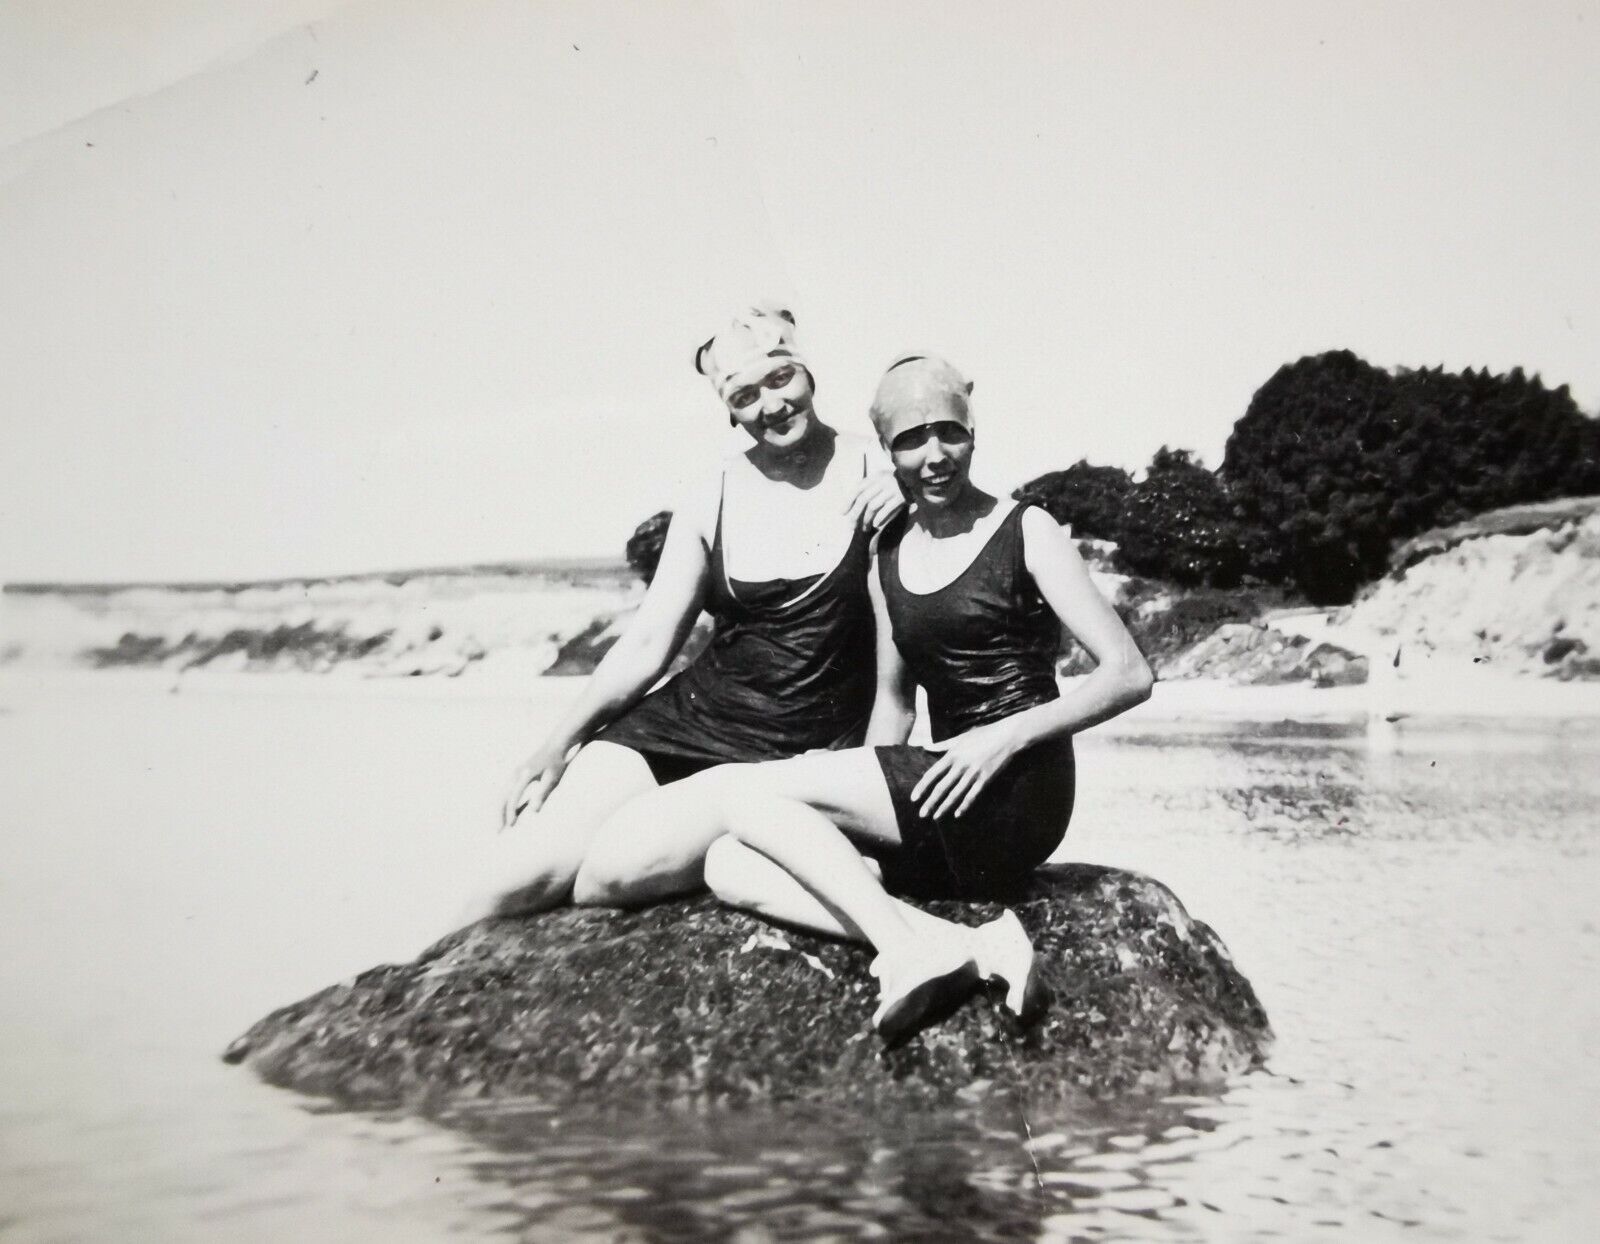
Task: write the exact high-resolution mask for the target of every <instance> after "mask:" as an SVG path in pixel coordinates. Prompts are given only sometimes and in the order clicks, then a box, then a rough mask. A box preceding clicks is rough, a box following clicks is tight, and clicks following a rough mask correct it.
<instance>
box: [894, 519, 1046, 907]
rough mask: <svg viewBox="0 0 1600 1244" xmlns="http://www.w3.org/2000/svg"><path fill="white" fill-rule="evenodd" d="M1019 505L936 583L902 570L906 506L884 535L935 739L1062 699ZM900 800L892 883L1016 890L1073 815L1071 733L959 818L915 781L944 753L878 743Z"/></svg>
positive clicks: (1014, 762) (998, 894) (903, 637)
mask: <svg viewBox="0 0 1600 1244" xmlns="http://www.w3.org/2000/svg"><path fill="white" fill-rule="evenodd" d="M1027 508H1028V507H1027V506H1025V505H1018V506H1017V507H1016V508H1015V509H1013V510H1012V511H1011V513H1010V514H1008V515H1006V517H1005V518H1004V519H1003V520H1001V522H1000V525H999V526H998V527H997V528H996V529H995V531H994V532H993V534H992V535H991V536H990V537H989V540H988V542H987V543H986V544H985V545H984V546H983V548H982V550H980V551H979V553H978V555H977V557H975V558H974V559H973V560H972V563H971V564H970V565H969V566H968V567H967V568H966V569H965V570H963V571H962V572H961V573H960V574H959V575H957V576H956V578H955V579H953V580H952V581H951V582H949V583H947V584H945V586H943V587H941V588H939V589H937V590H935V591H932V592H911V591H908V590H907V589H906V587H905V585H904V583H902V582H901V579H900V542H901V540H902V539H903V538H904V536H905V532H906V530H907V520H906V518H905V516H904V515H902V516H901V517H900V518H898V519H897V520H896V521H895V522H894V523H893V524H891V525H890V527H889V528H888V529H886V530H885V532H884V534H883V536H882V537H880V539H879V543H878V575H879V581H880V582H881V583H882V585H883V595H884V603H885V604H886V606H887V607H888V612H889V620H890V624H891V626H892V627H893V629H894V640H895V646H896V647H897V648H898V649H899V650H900V655H901V657H902V658H903V659H904V660H905V663H906V667H907V669H908V671H909V672H910V674H911V677H912V680H913V681H914V682H916V683H918V684H919V685H921V687H922V688H923V690H924V691H926V692H927V696H928V710H929V716H930V717H931V719H932V720H931V723H930V724H931V726H932V734H933V738H934V740H935V741H936V742H937V741H941V740H944V739H948V738H950V737H952V736H953V735H957V734H961V733H964V732H965V731H968V730H971V729H974V728H976V727H978V726H982V725H987V724H989V723H991V722H995V721H1000V720H1002V719H1004V718H1006V717H1010V716H1011V715H1013V714H1014V713H1019V712H1021V711H1023V710H1024V709H1028V708H1032V707H1034V706H1035V705H1037V704H1045V703H1048V702H1049V701H1051V700H1055V699H1057V698H1059V695H1060V691H1059V689H1058V688H1057V685H1056V676H1055V658H1056V653H1057V649H1058V646H1059V638H1060V626H1059V623H1058V622H1057V620H1056V616H1055V613H1054V612H1053V611H1052V610H1051V608H1050V607H1049V605H1048V604H1046V603H1045V601H1044V598H1043V597H1042V596H1040V594H1039V589H1038V586H1037V585H1036V584H1035V583H1034V581H1033V576H1032V575H1031V574H1029V573H1028V568H1027V564H1026V562H1025V560H1024V557H1023V539H1022V513H1023V511H1024V510H1025V509H1027ZM875 750H876V752H877V757H878V764H879V766H880V767H881V768H882V770H883V776H884V781H885V782H886V783H887V784H888V787H889V795H890V798H891V799H892V800H893V802H894V808H895V818H896V820H897V822H898V824H899V828H900V845H899V846H898V847H896V848H890V849H887V850H885V851H883V852H881V853H877V854H879V858H880V859H881V861H882V863H883V871H884V883H885V885H887V886H888V887H889V888H890V889H891V890H893V891H896V892H898V893H902V894H907V895H911V896H915V897H920V898H968V899H995V900H1002V901H1003V900H1008V899H1012V898H1015V897H1016V896H1017V895H1018V893H1019V892H1020V890H1021V889H1022V887H1023V886H1024V884H1025V883H1026V880H1027V877H1028V874H1029V873H1030V872H1032V871H1033V870H1034V869H1035V868H1037V867H1038V866H1039V865H1040V864H1042V863H1044V861H1045V860H1046V859H1047V858H1048V857H1049V855H1050V853H1051V852H1052V851H1054V850H1055V848H1056V847H1057V846H1059V845H1060V843H1061V840H1062V838H1063V837H1064V836H1065V834H1066V830H1067V821H1068V820H1069V819H1070V818H1071V816H1072V802H1073V794H1074V789H1075V769H1074V762H1073V754H1072V739H1071V738H1070V737H1065V738H1059V739H1046V740H1044V741H1042V742H1039V743H1035V744H1034V745H1033V746H1032V747H1029V748H1027V749H1025V750H1024V751H1022V752H1020V753H1018V754H1017V755H1016V756H1014V757H1012V759H1011V761H1010V762H1009V763H1008V764H1007V765H1006V766H1005V768H1003V769H1002V770H1001V771H1000V772H999V773H998V774H997V775H995V777H994V779H993V780H992V781H991V782H990V783H989V785H988V786H987V787H985V788H984V791H983V793H982V794H981V795H979V796H978V798H977V799H976V800H975V801H974V802H973V804H972V806H971V807H969V808H968V809H967V810H966V812H965V813H963V814H962V815H961V816H960V817H953V816H942V817H939V818H937V819H930V818H927V817H924V816H922V815H920V814H919V813H918V811H917V808H916V805H915V804H913V803H912V801H911V791H912V788H913V787H915V786H916V784H917V782H918V780H919V779H920V778H921V777H922V775H923V774H924V773H926V772H927V771H928V769H929V768H930V767H932V765H933V764H934V763H935V762H936V761H937V760H938V759H939V756H940V754H941V753H939V752H935V751H930V750H929V749H927V748H924V747H914V746H910V745H900V746H895V747H879V748H876V749H875Z"/></svg>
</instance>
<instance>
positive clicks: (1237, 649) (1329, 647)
mask: <svg viewBox="0 0 1600 1244" xmlns="http://www.w3.org/2000/svg"><path fill="white" fill-rule="evenodd" d="M1367 668H1368V666H1367V658H1366V657H1364V656H1361V655H1359V654H1357V653H1354V652H1351V651H1349V650H1348V649H1346V648H1341V647H1339V646H1338V645H1336V644H1329V643H1320V644H1316V645H1313V644H1312V643H1311V641H1310V640H1308V639H1307V638H1306V637H1305V636H1304V635H1286V634H1284V633H1283V632H1282V631H1278V630H1274V629H1273V628H1272V627H1270V626H1262V625H1259V624H1256V623H1247V622H1229V623H1226V624H1224V625H1222V626H1219V627H1218V628H1217V629H1216V630H1215V631H1213V632H1212V633H1211V634H1210V635H1209V636H1208V637H1207V638H1205V639H1203V640H1201V641H1200V642H1199V643H1198V644H1195V645H1194V646H1193V647H1192V648H1190V649H1188V650H1187V651H1186V652H1184V653H1183V654H1181V655H1180V656H1179V657H1178V658H1177V659H1176V660H1175V661H1173V662H1172V663H1171V664H1170V665H1169V666H1168V667H1167V668H1166V669H1165V670H1163V671H1162V677H1163V678H1226V679H1228V680H1229V681H1230V682H1235V683H1244V684H1254V685H1260V686H1270V685H1274V684H1278V683H1290V682H1308V681H1309V682H1311V683H1314V684H1315V685H1316V686H1318V687H1343V686H1351V685H1354V684H1358V683H1364V682H1366V681H1367Z"/></svg>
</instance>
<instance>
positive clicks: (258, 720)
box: [0, 675, 1600, 1244]
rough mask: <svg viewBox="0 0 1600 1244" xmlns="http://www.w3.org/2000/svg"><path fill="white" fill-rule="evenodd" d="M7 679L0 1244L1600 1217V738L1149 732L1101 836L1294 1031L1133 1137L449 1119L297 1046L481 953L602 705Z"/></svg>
mask: <svg viewBox="0 0 1600 1244" xmlns="http://www.w3.org/2000/svg"><path fill="white" fill-rule="evenodd" d="M167 686H168V682H167V681H166V680H163V679H160V678H142V677H139V676H135V675H99V676H92V677H85V678H78V679H60V678H58V679H48V680H42V681H41V680H35V681H28V680H25V679H23V678H21V677H11V678H8V679H7V681H5V682H4V683H0V764H3V766H4V768H3V772H0V814H3V815H4V817H5V828H6V843H7V846H6V853H5V865H4V869H3V872H0V950H3V955H0V1238H3V1239H4V1240H6V1241H7V1242H8V1244H9V1242H10V1241H56V1240H115V1241H140V1240H151V1241H183V1240H208V1241H209V1240H216V1239H228V1240H230V1241H232V1240H263V1241H265V1240H273V1241H278V1240H283V1239H297V1240H352V1241H360V1240H366V1239H373V1240H377V1239H382V1240H385V1241H395V1240H437V1239H450V1238H461V1239H479V1238H491V1237H492V1238H506V1239H518V1238H522V1239H531V1240H545V1239H579V1240H640V1241H645V1240H651V1241H654V1240H680V1239H681V1240H702V1239H726V1240H736V1241H759V1240H769V1239H773V1240H777V1239H819V1238H837V1239H871V1238H888V1239H907V1238H931V1239H938V1238H949V1239H1006V1240H1076V1239H1096V1240H1130V1241H1144V1240H1168V1239H1170V1240H1193V1239H1202V1240H1209V1239H1217V1240H1230V1241H1231V1240H1255V1239H1288V1240H1301V1239H1317V1238H1321V1237H1323V1236H1326V1237H1328V1238H1342V1239H1360V1240H1367V1239H1384V1238H1388V1237H1389V1236H1391V1235H1393V1236H1396V1237H1404V1238H1409V1239H1429V1240H1502V1239H1503V1240H1539V1241H1544V1240H1559V1239H1578V1238H1585V1239H1586V1238H1588V1237H1589V1236H1590V1235H1591V1234H1592V1228H1591V1227H1590V1219H1591V1217H1592V1215H1593V1213H1594V1211H1595V1210H1596V1209H1597V1208H1600V1188H1597V1185H1596V1177H1595V1174H1594V1172H1595V1171H1596V1170H1600V1140H1597V1139H1596V1136H1595V1134H1594V1132H1593V1128H1592V1121H1593V1120H1594V1119H1595V1118H1597V1117H1600V1059H1597V1056H1596V1054H1595V1052H1594V1046H1595V1040H1596V1037H1597V1036H1600V1003H1597V1001H1596V999H1595V996H1594V995H1595V990H1594V988H1593V983H1594V981H1595V980H1596V979H1597V977H1596V968H1597V966H1600V962H1597V961H1600V916H1597V914H1596V913H1595V911H1594V898H1595V896H1596V895H1597V894H1600V887H1597V885H1596V882H1597V881H1600V875H1597V872H1600V865H1597V861H1596V853H1595V834H1596V828H1595V827H1596V826H1597V825H1600V816H1597V812H1600V766H1597V765H1596V763H1595V761H1596V758H1597V755H1600V732H1597V729H1596V727H1595V726H1594V725H1592V724H1587V723H1584V722H1561V721H1546V722H1540V723H1526V724H1520V725H1518V724H1511V723H1506V722H1500V723H1485V722H1471V721H1457V722H1450V721H1434V722H1428V723H1419V722H1417V721H1415V720H1412V721H1406V722H1403V723H1401V726H1400V729H1399V731H1398V734H1397V736H1396V738H1395V739H1394V741H1393V742H1394V745H1393V747H1392V749H1382V750H1374V749H1371V748H1369V747H1368V745H1367V741H1366V735H1365V732H1364V731H1363V730H1362V729H1360V728H1358V727H1355V726H1345V725H1341V724H1338V723H1322V724H1307V725H1283V724H1278V725H1263V724H1251V723H1247V722H1227V723H1221V722H1213V723H1206V722H1198V723H1189V724H1185V725H1182V726H1174V725H1171V724H1168V723H1162V722H1159V721H1156V720H1153V719H1145V720H1143V721H1137V720H1136V721H1134V722H1132V723H1130V724H1129V725H1127V726H1126V727H1124V728H1123V729H1122V730H1121V731H1120V732H1118V733H1117V734H1115V735H1112V734H1109V733H1107V734H1099V735H1091V736H1090V737H1088V738H1086V739H1085V740H1083V741H1082V743H1081V752H1080V757H1081V759H1080V772H1081V775H1082V778H1081V782H1082V790H1081V796H1080V802H1079V811H1078V815H1077V818H1076V820H1075V823H1074V827H1073V832H1072V834H1071V836H1070V838H1069V846H1070V849H1071V853H1072V854H1073V855H1074V856H1076V857H1077V858H1080V859H1087V860H1093V861H1096V862H1102V863H1108V864H1115V865H1118V866H1123V867H1130V868H1136V869H1141V870H1143V871H1147V872H1149V873H1151V874H1153V875H1154V876H1157V877H1159V878H1161V879H1162V880H1164V881H1166V882H1167V883H1168V884H1170V885H1171V886H1172V887H1173V888H1174V889H1175V890H1176V891H1177V893H1178V894H1179V895H1180V896H1181V897H1182V899H1183V900H1184V902H1185V903H1186V904H1187V905H1188V907H1189V908H1190V910H1191V911H1192V912H1194V913H1196V914H1197V915H1198V916H1200V917H1201V918H1202V919H1205V920H1207V921H1208V922H1209V923H1211V924H1212V925H1213V926H1214V927H1215V928H1217V930H1218V931H1219V932H1220V933H1221V934H1222V936H1223V938H1224V940H1225V941H1226V942H1227V943H1228V945H1229V946H1230V948H1231V949H1232V951H1233V953H1234V956H1235V958H1236V960H1237V961H1238V963H1239V965H1240V967H1241V968H1242V970H1243V971H1244V972H1245V973H1246V974H1247V975H1248V976H1249V977H1250V979H1251V980H1252V982H1253V983H1254V984H1255V986H1256V989H1257V991H1258V992H1259V994H1260V995H1261V998H1262V1000H1263V1002H1264V1003H1265V1005H1266V1007H1267V1010H1268V1013H1269V1014H1270V1015H1271V1017H1272V1020H1273V1024H1274V1027H1275V1029H1276V1030H1277V1033H1278V1045H1277V1047H1276V1049H1275V1051H1274V1054H1273V1057H1272V1060H1271V1063H1270V1065H1269V1068H1268V1070H1267V1071H1266V1072H1265V1073H1261V1074H1257V1075H1252V1076H1248V1077H1245V1078H1243V1079H1241V1080H1240V1081H1238V1082H1237V1083H1236V1084H1234V1085H1233V1086H1231V1087H1230V1089H1229V1090H1228V1091H1227V1092H1226V1093H1224V1094H1221V1095H1219V1096H1215V1097H1203V1098H1179V1099H1172V1100H1168V1101H1164V1102H1158V1103H1148V1104H1145V1105H1142V1106H1140V1107H1138V1108H1136V1109H1124V1110H1121V1111H1113V1110H1106V1111H1101V1112H1098V1113H1095V1114H1092V1115H1087V1116H1085V1115H1082V1114H1076V1113H1075V1114H1068V1115H1055V1114H1051V1113H1049V1112H1040V1111H1033V1110H1030V1109H1029V1108H1028V1105H1027V1103H1006V1102H1000V1103H989V1104H985V1105H981V1106H980V1105H973V1106H971V1107H964V1108H962V1109H959V1110H955V1111H951V1112H948V1113H945V1114H941V1115H938V1116H936V1117H921V1118H917V1117H913V1118H893V1117H879V1118H875V1119H871V1120H861V1119H859V1118H841V1117H834V1116H830V1115H829V1114H828V1113H827V1112H822V1111H808V1112H804V1113H797V1112H794V1111H787V1112H780V1113H777V1114H765V1113H761V1112H751V1113H747V1114H741V1115H734V1116H724V1115H715V1114H711V1115H693V1116H684V1115H672V1116H664V1117H648V1116H647V1117H640V1116H636V1115H627V1114H619V1113H616V1112H612V1113H611V1114H608V1115H587V1114H583V1113H579V1112H573V1111H567V1112H556V1111H552V1110H549V1109H547V1108H544V1107H543V1106H541V1105H540V1103H537V1102H521V1103H512V1104H505V1105H501V1106H498V1107H496V1108H495V1109H493V1110H476V1111H470V1112H463V1113H459V1114H457V1115H455V1116H453V1117H450V1118H446V1119H443V1120H435V1121H423V1120H416V1119H410V1118H406V1117H403V1116H398V1115H382V1114H351V1113H343V1112H339V1111H336V1110H333V1109H330V1108H329V1107H328V1106H326V1105H325V1104H323V1103H319V1102H317V1101H314V1100H311V1099H306V1098H302V1097H299V1096H297V1095H295V1094H291V1093H286V1092H282V1091H279V1090H274V1089H270V1088H267V1087H265V1086H263V1085H261V1084H259V1083H258V1082H256V1081H255V1080H254V1079H253V1078H252V1077H251V1076H250V1075H249V1074H248V1073H245V1072H242V1071H240V1070H238V1069H235V1068H229V1067H225V1066H224V1065H222V1064H221V1063H220V1062H219V1061H218V1058H217V1054H218V1052H219V1051H220V1050H221V1049H222V1047H223V1046H224V1045H225V1044H226V1043H227V1041H228V1040H229V1039H230V1038H232V1037H233V1036H235V1035H237V1033H238V1032H240V1031H242V1030H243V1029H244V1028H245V1027H247V1026H248V1024H249V1023H250V1022H251V1021H253V1020H254V1019H255V1018H257V1017H258V1016H259V1015H260V1014H262V1013H264V1012H265V1011H267V1010H269V1009H271V1008H272V1007H274V1006H277V1005H280V1004H281V1003H283V1002H286V1001H288V1000H291V999H293V998H295V997H299V996H301V995H303V994H305V993H308V992H310V991H312V990H313V989H316V988H319V987H320V986H322V985H324V984H326V983H328V982H330V981H332V980H337V979H340V978H342V977H345V976H348V975H350V974H351V973H353V972H355V971H358V970H360V969H362V968H365V967H367V966H370V965H371V964H373V963H376V962H379V961H385V960H394V959H397V958H402V957H409V956H410V955H412V954H414V953H415V952H416V951H417V950H418V949H419V948H420V947H421V946H422V945H423V944H424V943H426V942H427V941H428V940H430V939H431V938H432V937H433V936H434V935H435V934H437V933H438V932H440V931H442V930H443V929H444V928H446V927H448V926H449V924H450V923H451V916H452V914H453V911H454V903H455V897H454V893H453V878H454V876H455V875H456V873H457V872H458V870H464V869H465V868H466V867H467V865H468V864H469V862H470V860H471V857H472V854H473V848H474V845H475V843H476V842H477V841H479V836H480V835H484V834H488V833H490V832H491V830H490V826H491V825H492V823H493V819H494V816H495V813H496V810H497V803H498V795H499V787H500V785H501V782H502V780H503V778H504V776H505V774H506V773H507V772H508V770H509V769H510V767H511V765H512V764H513V763H514V761H515V760H516V759H517V758H518V755H517V753H518V752H519V750H521V749H522V748H523V747H524V746H525V745H526V744H527V743H528V742H529V741H531V740H532V739H533V738H534V737H535V736H536V735H537V732H538V729H539V726H540V724H541V722H543V721H544V720H546V719H547V718H548V715H549V713H551V712H552V711H554V710H555V708H556V707H557V706H558V704H559V703H560V702H561V701H562V700H563V699H565V698H566V697H567V696H569V695H570V694H571V692H572V690H574V689H575V684H574V683H572V682H570V681H558V680H548V681H547V682H546V683H543V684H540V685H538V686H537V687H536V688H535V689H534V691H533V693H532V699H531V702H530V701H529V700H525V699H520V698H519V699H511V698H504V699H493V698H484V697H482V696H475V697H469V696H465V695H460V694H446V691H447V689H446V688H443V687H438V686H437V685H433V686H419V685H418V684H417V683H406V684H393V685H387V686H379V687H373V688H366V687H362V688H344V689H338V688H332V687H329V686H328V685H327V684H321V683H317V682H316V681H315V680H305V679H291V678H278V677H274V676H262V677H260V678H257V679H255V680H250V679H240V680H236V681H234V682H232V683H229V682H224V681H219V682H217V683H215V684H211V685H210V686H209V687H208V686H207V685H191V686H185V687H184V688H183V689H182V690H181V691H180V692H179V693H177V694H172V693H169V691H168V690H167Z"/></svg>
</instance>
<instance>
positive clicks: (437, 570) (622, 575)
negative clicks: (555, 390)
mask: <svg viewBox="0 0 1600 1244" xmlns="http://www.w3.org/2000/svg"><path fill="white" fill-rule="evenodd" d="M483 575H502V576H504V577H506V578H540V577H550V576H578V577H580V578H596V579H612V578H616V579H632V578H634V577H636V576H635V575H634V572H633V571H632V570H631V569H630V568H629V566H628V564H627V562H625V561H623V560H622V559H621V558H616V557H542V558H528V559H525V560H518V561H500V562H469V563H463V564H460V565H454V566H418V567H413V568H409V569H402V570H362V571H352V572H349V573H346V574H326V575H286V576H284V577H282V578H276V579H183V580H159V579H138V580H128V581H126V582H105V583H94V582H91V583H56V582H48V581H38V582H27V583H5V584H0V593H5V594H7V595H17V596H49V595H59V596H109V595H111V594H113V593H115V592H138V591H165V592H247V591H250V590H251V589H254V588H283V587H294V586H297V585H298V586H305V587H320V586H323V585H327V584H340V583H391V584H400V583H405V582H407V581H409V580H411V579H417V578H425V577H432V578H444V579H449V578H469V577H474V576H483Z"/></svg>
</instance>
